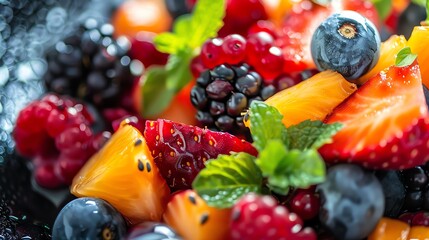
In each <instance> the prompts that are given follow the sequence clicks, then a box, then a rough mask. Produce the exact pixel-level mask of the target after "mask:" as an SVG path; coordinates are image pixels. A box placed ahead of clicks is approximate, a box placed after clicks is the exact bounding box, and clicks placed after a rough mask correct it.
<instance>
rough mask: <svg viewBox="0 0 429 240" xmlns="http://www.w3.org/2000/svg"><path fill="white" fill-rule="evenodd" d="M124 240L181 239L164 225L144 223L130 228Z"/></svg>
mask: <svg viewBox="0 0 429 240" xmlns="http://www.w3.org/2000/svg"><path fill="white" fill-rule="evenodd" d="M125 239H126V240H168V239H172V240H180V239H181V237H180V236H179V235H177V233H176V232H174V230H173V229H171V227H169V226H168V225H166V224H164V223H157V222H144V223H140V224H138V225H136V226H134V227H133V228H131V229H130V230H129V232H128V234H127V237H126V238H125Z"/></svg>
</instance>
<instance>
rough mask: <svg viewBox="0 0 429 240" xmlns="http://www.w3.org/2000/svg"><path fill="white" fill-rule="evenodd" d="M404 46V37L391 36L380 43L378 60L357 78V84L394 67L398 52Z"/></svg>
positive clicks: (405, 41) (405, 43)
mask: <svg viewBox="0 0 429 240" xmlns="http://www.w3.org/2000/svg"><path fill="white" fill-rule="evenodd" d="M406 46H407V40H406V39H405V38H404V36H398V35H392V36H391V37H390V38H389V39H387V40H386V41H384V42H382V43H381V47H380V58H379V59H378V61H377V63H376V64H375V66H374V67H373V68H372V69H371V70H369V71H368V72H367V73H366V74H365V75H363V76H362V77H360V78H359V80H358V82H359V84H364V83H365V82H366V81H368V80H369V79H370V78H372V77H373V76H375V75H377V74H378V73H379V72H381V71H382V70H383V69H385V68H388V67H390V66H392V65H394V64H395V59H396V56H397V54H398V52H399V51H401V49H403V48H404V47H406Z"/></svg>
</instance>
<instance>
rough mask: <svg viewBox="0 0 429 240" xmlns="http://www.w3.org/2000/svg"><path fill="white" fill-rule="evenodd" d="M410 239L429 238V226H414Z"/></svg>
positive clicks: (426, 239)
mask: <svg viewBox="0 0 429 240" xmlns="http://www.w3.org/2000/svg"><path fill="white" fill-rule="evenodd" d="M407 239H408V240H429V227H425V226H413V227H411V230H410V234H408V238H407Z"/></svg>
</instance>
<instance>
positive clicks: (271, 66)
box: [254, 46, 284, 84]
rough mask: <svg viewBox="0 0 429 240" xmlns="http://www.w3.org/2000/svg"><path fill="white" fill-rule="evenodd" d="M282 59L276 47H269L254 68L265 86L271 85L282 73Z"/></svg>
mask: <svg viewBox="0 0 429 240" xmlns="http://www.w3.org/2000/svg"><path fill="white" fill-rule="evenodd" d="M283 64H284V58H283V56H282V51H281V49H280V48H278V47H274V46H273V47H271V48H270V49H269V50H268V51H267V52H265V53H264V54H263V55H262V56H261V58H260V59H259V62H257V63H255V65H254V67H255V70H256V71H257V72H259V74H261V75H262V77H263V78H264V81H265V83H266V84H271V83H272V82H273V80H274V78H276V77H277V76H279V75H280V74H281V73H282V71H283Z"/></svg>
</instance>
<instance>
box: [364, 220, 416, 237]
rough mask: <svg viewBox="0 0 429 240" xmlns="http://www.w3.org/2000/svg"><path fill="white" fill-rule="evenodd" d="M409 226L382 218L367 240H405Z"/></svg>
mask: <svg viewBox="0 0 429 240" xmlns="http://www.w3.org/2000/svg"><path fill="white" fill-rule="evenodd" d="M409 232H410V226H409V225H408V224H406V223H404V222H401V221H399V220H396V219H390V218H382V219H381V220H380V221H379V222H378V224H377V226H376V227H375V229H374V231H373V232H372V233H371V235H370V236H369V237H368V240H407V239H408V238H407V237H408V234H409Z"/></svg>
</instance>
